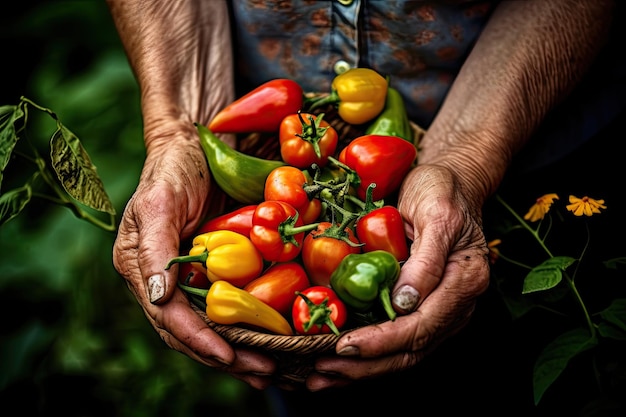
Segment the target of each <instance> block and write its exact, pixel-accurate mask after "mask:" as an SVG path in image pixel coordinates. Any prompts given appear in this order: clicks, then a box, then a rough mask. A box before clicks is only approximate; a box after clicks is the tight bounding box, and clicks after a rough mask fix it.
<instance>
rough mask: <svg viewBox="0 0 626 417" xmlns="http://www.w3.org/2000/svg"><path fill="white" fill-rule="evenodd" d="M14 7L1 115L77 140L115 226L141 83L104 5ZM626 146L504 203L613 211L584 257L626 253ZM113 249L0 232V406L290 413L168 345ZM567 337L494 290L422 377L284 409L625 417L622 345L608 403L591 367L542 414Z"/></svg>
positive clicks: (599, 283) (602, 149)
mask: <svg viewBox="0 0 626 417" xmlns="http://www.w3.org/2000/svg"><path fill="white" fill-rule="evenodd" d="M12 9H13V11H12V12H11V13H6V12H5V13H2V14H0V41H1V45H2V48H3V65H2V68H3V72H2V77H3V85H2V88H1V89H0V100H1V101H0V105H16V104H18V103H19V100H20V97H21V96H26V97H28V98H29V99H31V100H33V101H34V102H35V103H37V104H39V105H41V106H43V107H46V108H49V109H51V110H53V111H54V112H56V114H57V115H58V117H59V119H60V120H61V122H62V123H63V124H64V125H65V126H66V127H68V128H69V129H70V130H71V131H72V132H73V133H75V134H76V135H77V136H78V137H79V138H80V139H81V142H82V144H83V146H84V147H85V149H86V150H87V152H88V153H89V155H90V157H91V159H92V162H93V163H94V164H95V166H96V167H97V168H98V173H99V174H100V176H101V178H102V181H103V183H104V187H105V189H106V191H107V193H108V194H109V197H110V198H111V200H112V201H113V203H114V205H115V209H116V211H117V213H118V219H119V217H120V216H121V213H122V211H123V209H124V205H125V203H126V201H127V200H128V199H129V197H130V196H131V194H132V192H133V191H134V189H135V186H136V184H137V180H138V178H139V174H140V171H141V166H142V162H143V158H144V147H143V140H142V130H141V128H142V126H141V118H140V113H139V96H138V90H137V86H136V83H135V80H134V78H133V76H132V74H131V72H130V69H129V66H128V63H127V61H126V57H125V55H124V53H123V50H122V49H121V44H120V42H119V39H118V37H117V34H116V32H115V29H114V26H113V23H112V21H111V18H110V15H109V12H108V9H107V7H106V5H105V3H104V1H100V0H27V1H21V2H13V5H12ZM622 87H623V86H622ZM619 120H624V119H623V118H621V119H619ZM51 133H52V131H51V130H50V126H49V125H46V126H45V127H44V126H41V127H38V125H37V126H35V130H34V131H33V133H32V137H31V139H32V140H33V141H34V142H36V143H38V145H40V146H41V149H42V152H46V149H47V147H48V142H49V140H50V136H51ZM623 137H624V134H623V128H622V127H621V126H620V125H619V123H618V124H614V125H612V126H610V129H608V130H607V133H605V134H604V135H603V137H602V140H601V141H600V142H599V145H596V146H595V147H594V148H592V149H583V150H581V151H579V152H577V153H576V154H574V155H573V156H572V157H571V158H570V159H568V160H567V161H565V162H564V163H563V164H560V165H557V166H555V167H553V168H551V169H550V170H549V171H545V170H544V171H539V172H537V173H536V174H534V176H529V177H525V178H524V179H523V181H522V182H521V183H513V185H512V186H511V187H509V192H508V194H507V193H505V197H506V198H507V201H511V202H513V203H515V204H518V203H519V204H521V207H522V209H520V210H525V208H526V207H530V205H532V203H533V202H534V199H535V198H537V197H539V196H540V195H542V194H545V193H548V192H557V193H560V195H561V197H562V199H565V198H566V196H567V194H568V192H571V193H574V194H578V195H579V196H582V195H585V194H588V195H590V196H591V197H594V198H606V201H607V205H609V207H610V208H611V209H610V210H607V213H606V215H603V217H602V218H601V220H596V221H595V224H596V225H599V226H600V227H603V226H607V225H610V229H608V230H611V231H612V233H613V236H614V237H613V239H604V238H605V237H606V236H604V235H602V233H600V235H599V236H597V238H596V239H597V240H595V241H594V246H593V248H594V251H592V252H593V253H592V255H590V256H592V257H593V256H596V257H597V259H600V260H604V259H609V258H613V257H618V256H624V255H626V247H625V245H624V244H623V236H624V232H626V228H625V223H626V222H625V221H624V216H623V205H621V204H622V203H624V200H625V198H624V193H623V187H622V186H619V187H616V186H615V185H614V184H615V181H616V180H617V179H619V178H624V173H623V168H622V167H623V161H621V159H623V158H622V157H621V156H620V155H621V153H619V152H611V151H610V149H612V148H611V147H612V146H615V144H617V143H618V142H619V140H616V138H617V139H621V138H623ZM620 161H621V162H620ZM25 168H26V166H25ZM503 191H505V190H503ZM515 207H520V206H518V205H515ZM620 207H622V208H620ZM497 216H502V212H501V211H500V212H499V213H498V215H497ZM497 216H496V217H494V218H495V219H496V220H499V219H501V217H497ZM599 222H604V224H602V223H599ZM496 237H497V236H496ZM616 237H617V240H618V243H617V244H615V243H612V242H615V239H616ZM114 238H115V234H114V233H108V232H104V231H102V230H101V229H98V228H96V227H95V226H93V225H91V224H88V223H87V222H83V221H81V220H79V219H77V218H76V217H75V216H74V215H73V214H72V213H71V212H70V211H69V210H67V209H66V208H62V207H57V206H54V205H50V204H47V203H46V202H45V201H42V200H37V199H34V200H33V203H31V204H30V205H29V206H28V207H27V208H26V210H25V211H24V212H23V213H22V214H20V215H19V216H18V217H17V218H15V219H13V220H11V221H10V222H8V223H7V224H5V225H3V226H2V227H0V264H1V265H2V272H1V273H0V275H1V276H2V278H1V279H0V314H1V315H2V317H3V323H4V325H3V326H2V328H1V330H0V404H2V406H3V408H5V409H11V407H13V408H12V409H17V410H20V413H21V414H23V415H28V416H44V415H46V416H47V415H52V414H55V415H56V414H58V413H61V414H62V415H65V416H112V415H115V416H136V417H141V416H144V415H145V416H172V417H174V416H217V417H220V416H231V417H239V416H260V417H262V416H266V415H267V416H277V415H287V414H281V413H282V412H283V411H284V409H283V408H282V405H277V403H276V397H275V396H274V394H273V393H272V392H271V391H269V392H259V391H256V390H253V389H251V388H249V387H248V386H247V385H246V384H244V383H241V382H239V381H237V380H235V379H233V378H231V377H229V376H227V375H225V374H222V373H220V372H216V371H213V370H211V369H209V368H206V367H204V366H201V365H199V364H197V363H195V362H194V361H192V360H191V359H189V358H187V357H186V356H184V355H182V354H180V353H178V352H175V351H172V350H170V349H169V348H167V346H166V345H165V344H164V343H163V342H162V341H161V339H160V338H159V337H158V335H157V334H156V332H155V331H154V330H153V329H152V327H151V326H150V325H149V323H148V321H147V320H146V318H145V317H144V315H143V312H142V311H141V309H140V308H139V305H138V304H137V303H136V301H135V300H134V298H133V297H132V295H131V294H130V292H129V291H128V290H127V288H126V284H125V282H124V281H123V280H122V279H121V278H120V276H119V275H118V274H117V272H116V271H115V270H114V268H113V266H112V262H111V249H112V244H113V241H114ZM598 241H599V242H598ZM620 242H622V243H620ZM597 243H599V245H597ZM522 250H523V248H522ZM592 259H593V258H592ZM594 271H595V270H592V271H591V274H590V275H589V276H591V278H593V279H592V281H593V282H591V283H587V288H585V289H586V290H588V291H587V292H586V293H585V296H589V294H593V295H594V297H596V298H597V300H595V303H593V307H595V308H596V309H597V310H599V309H602V308H603V307H604V306H605V305H606V302H607V299H610V298H611V297H617V296H621V297H624V285H625V284H624V282H625V281H624V274H623V272H622V271H623V269H622V271H618V272H615V273H613V275H609V276H605V275H596V274H595V273H594ZM588 272H589V271H588ZM577 318H578V317H577ZM565 328H567V327H565V325H564V324H563V322H561V321H558V320H545V319H544V316H543V315H541V314H539V313H537V314H536V315H531V317H530V318H527V319H526V320H525V321H522V322H521V323H520V322H515V323H514V322H513V321H512V319H511V317H510V316H509V314H508V312H507V309H506V308H505V306H504V304H503V303H502V299H501V297H500V295H499V294H498V293H497V291H496V289H494V288H491V289H490V290H489V291H488V293H487V294H485V296H484V297H483V299H482V301H481V303H479V305H478V307H477V310H476V313H475V316H474V320H472V322H471V324H470V325H469V326H468V327H467V328H466V329H464V330H463V331H462V332H461V334H459V335H458V336H456V337H455V338H453V339H452V340H451V342H450V343H447V344H445V345H444V346H442V347H441V348H440V349H438V350H437V352H436V353H435V354H433V355H432V356H431V359H429V360H428V361H425V362H424V364H423V365H421V366H420V367H418V368H416V369H415V370H414V372H410V373H407V374H405V375H393V376H390V377H389V378H383V379H382V384H379V385H374V384H370V385H368V384H356V385H355V386H354V387H351V388H350V389H347V390H345V391H340V392H339V393H337V394H336V396H333V395H332V394H330V395H325V394H324V395H305V394H294V395H293V396H292V397H291V398H290V401H291V406H292V407H295V408H294V409H298V410H299V411H300V412H299V413H298V415H303V416H304V415H327V416H328V415H342V416H343V415H346V414H351V415H356V414H359V413H360V412H363V413H365V415H367V414H368V413H367V412H368V411H369V414H372V412H373V411H377V412H378V411H385V412H386V413H387V415H393V414H399V413H400V412H402V411H403V410H405V408H406V406H408V407H411V408H412V409H413V411H415V412H416V413H418V414H419V415H435V414H436V415H441V414H443V413H446V412H451V413H457V414H458V412H459V411H467V412H468V414H469V412H472V411H473V412H485V411H487V412H498V413H499V415H507V416H531V415H533V416H553V415H581V416H582V415H589V416H591V415H594V416H595V415H598V416H609V415H616V416H617V415H620V414H618V413H619V412H623V411H624V404H623V403H621V404H620V401H617V403H616V398H617V399H619V398H621V399H622V400H623V399H624V398H626V390H625V389H624V387H626V377H625V375H626V370H625V367H626V366H625V364H624V360H623V358H624V355H623V351H624V350H623V348H624V345H623V343H622V344H621V345H618V348H617V351H618V353H619V349H621V352H622V354H618V356H617V358H618V359H617V360H613V359H612V358H614V357H615V355H613V356H610V358H611V361H610V363H608V364H605V365H606V366H607V367H610V368H611V369H612V370H613V371H614V372H613V373H611V378H612V379H611V380H610V381H608V383H607V385H606V386H608V387H609V388H610V389H609V391H608V393H607V392H604V393H601V392H598V391H597V389H596V387H597V385H596V384H595V382H597V381H595V380H594V379H595V378H594V375H595V374H594V372H595V370H594V369H592V368H591V367H590V366H589V361H587V359H588V358H582V359H580V360H578V361H576V363H575V364H573V365H572V367H569V368H568V371H567V373H566V374H565V378H564V381H562V382H560V383H559V384H557V385H556V386H555V387H554V388H551V390H550V391H549V392H548V393H547V394H546V397H545V400H544V402H542V404H541V406H540V407H535V406H534V405H533V402H532V371H533V369H532V367H533V363H534V360H535V358H536V357H537V354H538V353H539V352H540V350H541V348H542V347H543V346H545V345H546V343H548V342H549V341H550V340H551V339H552V338H553V337H554V334H555V333H554V332H555V331H557V332H558V331H560V330H563V329H565ZM613 353H615V352H613ZM604 382H607V381H604ZM394 398H398V399H400V400H399V401H394ZM342 400H345V401H342ZM331 402H332V406H331V405H330V403H331ZM281 404H282V403H281ZM590 404H591V405H593V406H590ZM394 405H396V406H397V407H399V408H398V411H397V412H396V411H393V410H394V408H393V406H394ZM585 408H587V409H588V410H591V411H587V412H584V411H581V410H583V409H585ZM602 409H603V410H604V412H602V411H600V412H598V411H597V410H602ZM333 410H334V411H333ZM350 410H352V412H351V411H350ZM356 410H360V411H359V412H357V411H356ZM363 410H365V411H363ZM429 410H431V411H429ZM616 410H617V411H616ZM288 415H289V416H294V415H295V414H293V413H290V414H288ZM621 415H623V414H621Z"/></svg>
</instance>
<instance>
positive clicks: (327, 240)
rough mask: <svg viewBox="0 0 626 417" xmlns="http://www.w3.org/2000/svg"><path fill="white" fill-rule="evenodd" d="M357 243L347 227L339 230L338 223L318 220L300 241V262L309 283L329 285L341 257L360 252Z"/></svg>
mask: <svg viewBox="0 0 626 417" xmlns="http://www.w3.org/2000/svg"><path fill="white" fill-rule="evenodd" d="M346 240H349V241H350V242H352V245H351V244H349V243H348V242H347V241H346ZM359 243H360V242H359V240H358V239H357V238H356V236H355V235H354V232H353V231H352V229H350V228H349V227H347V228H345V229H344V230H343V231H341V230H339V227H338V225H333V224H332V223H330V222H320V224H319V225H318V226H317V228H316V229H315V230H312V231H311V232H310V233H308V234H307V235H306V237H305V238H304V242H302V251H301V252H302V263H303V264H304V269H305V270H306V271H307V274H308V275H309V280H310V281H311V283H312V284H313V285H321V286H325V287H330V276H331V274H332V273H333V272H334V271H335V269H337V266H339V264H340V263H341V261H342V260H343V258H345V257H346V255H349V254H351V253H361V246H359Z"/></svg>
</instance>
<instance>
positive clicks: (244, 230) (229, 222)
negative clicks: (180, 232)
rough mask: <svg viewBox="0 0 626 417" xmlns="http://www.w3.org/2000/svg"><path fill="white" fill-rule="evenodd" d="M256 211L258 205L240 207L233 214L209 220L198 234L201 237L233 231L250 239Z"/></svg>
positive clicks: (199, 229) (200, 228) (225, 214)
mask: <svg viewBox="0 0 626 417" xmlns="http://www.w3.org/2000/svg"><path fill="white" fill-rule="evenodd" d="M254 210H256V204H252V205H248V206H244V207H240V208H238V209H236V210H233V211H231V212H228V213H224V214H222V215H220V216H217V217H214V218H212V219H209V220H207V221H206V222H205V223H204V224H203V225H202V226H200V227H199V228H198V230H197V232H196V234H198V235H200V234H202V233H207V232H214V231H216V230H231V231H233V232H237V233H239V234H242V235H244V236H246V237H250V229H252V215H253V214H254Z"/></svg>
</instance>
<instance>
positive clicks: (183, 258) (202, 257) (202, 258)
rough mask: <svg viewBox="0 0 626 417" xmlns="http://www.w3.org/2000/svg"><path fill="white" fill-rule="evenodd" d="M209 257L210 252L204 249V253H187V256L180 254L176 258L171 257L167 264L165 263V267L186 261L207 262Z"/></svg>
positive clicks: (168, 267)
mask: <svg viewBox="0 0 626 417" xmlns="http://www.w3.org/2000/svg"><path fill="white" fill-rule="evenodd" d="M208 257H209V252H208V251H204V252H202V253H199V254H197V255H185V256H178V257H176V258H172V259H170V261H169V262H168V263H167V265H165V269H170V268H171V267H172V265H174V264H176V263H186V262H200V263H201V264H203V265H204V264H205V263H206V260H207V258H208Z"/></svg>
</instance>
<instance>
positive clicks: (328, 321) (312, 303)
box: [291, 286, 348, 335]
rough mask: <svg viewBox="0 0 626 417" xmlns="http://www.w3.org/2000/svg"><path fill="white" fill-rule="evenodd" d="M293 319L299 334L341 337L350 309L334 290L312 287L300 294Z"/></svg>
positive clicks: (295, 304) (294, 306)
mask: <svg viewBox="0 0 626 417" xmlns="http://www.w3.org/2000/svg"><path fill="white" fill-rule="evenodd" d="M300 294H301V295H300ZM291 317H292V319H293V327H294V329H295V330H296V333H298V334H309V335H311V334H319V333H331V332H332V333H335V334H336V335H339V330H340V329H341V328H342V327H343V326H344V325H345V324H346V321H347V320H348V309H347V307H346V305H345V304H344V302H343V301H341V300H340V299H339V297H337V294H336V293H335V291H334V290H333V289H332V288H328V287H323V286H312V287H309V288H307V289H305V290H304V291H302V292H300V293H299V295H298V297H297V298H296V301H294V303H293V308H292V310H291Z"/></svg>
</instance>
